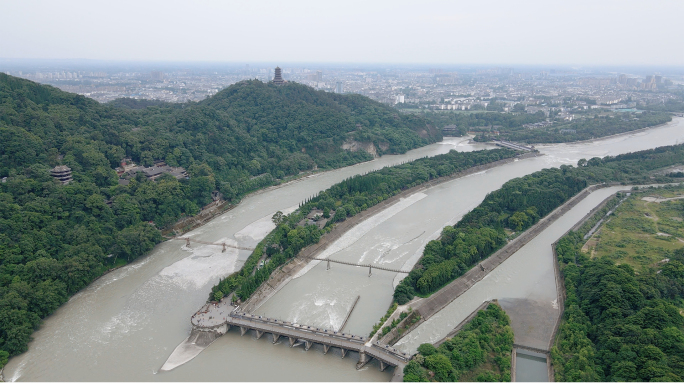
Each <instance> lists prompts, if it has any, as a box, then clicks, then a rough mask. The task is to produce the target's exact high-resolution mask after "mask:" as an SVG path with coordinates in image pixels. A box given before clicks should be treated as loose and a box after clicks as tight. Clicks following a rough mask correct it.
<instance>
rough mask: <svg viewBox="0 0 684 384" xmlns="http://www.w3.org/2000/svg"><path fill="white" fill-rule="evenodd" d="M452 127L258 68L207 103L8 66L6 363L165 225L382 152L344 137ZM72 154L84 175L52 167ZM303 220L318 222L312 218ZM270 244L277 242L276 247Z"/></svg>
mask: <svg viewBox="0 0 684 384" xmlns="http://www.w3.org/2000/svg"><path fill="white" fill-rule="evenodd" d="M440 138H441V135H440V134H439V133H438V132H436V131H435V130H434V129H433V128H431V126H429V125H428V124H427V123H426V121H425V120H423V119H421V118H418V117H415V116H401V115H399V114H398V113H397V112H396V111H394V110H393V109H391V108H390V107H387V106H384V105H383V104H381V103H377V102H374V101H371V100H370V99H367V98H364V97H361V96H358V95H351V96H347V95H337V94H330V93H325V92H318V91H315V90H313V89H311V88H309V87H305V86H303V85H299V84H296V83H288V84H287V85H284V86H280V87H278V86H275V85H273V84H264V83H261V82H259V81H246V82H241V83H238V84H235V85H233V86H231V87H229V88H227V89H225V90H223V91H221V92H219V93H218V94H217V95H215V96H214V97H212V98H209V99H207V100H204V101H202V102H199V103H187V104H180V105H177V104H168V103H155V102H151V103H148V102H141V101H131V100H119V101H116V102H113V103H111V104H110V105H107V104H105V105H102V104H99V103H97V102H95V101H93V100H91V99H88V98H85V97H83V96H79V95H75V94H71V93H67V92H62V91H60V90H58V89H56V88H53V87H49V86H43V85H39V84H36V83H33V82H31V81H27V80H24V79H19V78H16V77H12V76H8V75H5V74H1V73H0V141H1V142H2V145H0V179H1V180H2V182H0V362H2V356H6V355H9V356H12V355H16V354H19V353H21V352H23V351H25V350H26V348H27V343H28V341H29V340H30V336H31V333H32V332H33V331H34V330H35V329H36V328H37V327H38V326H39V324H40V322H41V319H42V318H44V317H46V316H47V315H49V314H50V313H52V312H53V311H54V310H55V309H56V308H57V307H59V306H60V305H61V304H63V303H64V302H65V301H66V300H67V299H68V298H69V297H70V296H71V295H73V294H74V293H75V292H77V291H78V290H80V289H82V288H83V287H85V286H86V285H87V284H89V283H90V282H91V281H93V280H94V279H95V278H97V277H98V276H101V275H102V274H103V273H104V272H106V271H107V270H108V269H110V268H113V267H117V266H120V265H123V264H125V263H127V262H129V261H132V260H134V259H136V258H137V257H139V256H141V255H143V254H144V253H146V252H147V251H149V250H150V249H152V248H153V247H154V245H155V244H157V243H158V242H160V241H161V240H162V236H161V232H160V229H163V228H165V227H168V226H169V225H171V224H173V223H174V222H175V221H177V220H178V219H179V218H181V217H182V216H185V215H192V214H195V213H197V212H198V211H199V210H200V209H201V207H203V206H204V205H206V204H208V203H210V202H211V201H212V192H213V191H215V190H219V191H220V192H221V193H222V194H223V196H224V198H225V199H227V200H229V201H230V200H233V201H236V200H237V199H239V198H240V196H242V195H244V194H245V193H248V192H250V191H253V190H255V189H258V188H262V187H265V186H268V185H273V184H275V183H278V182H280V180H281V179H282V178H284V177H286V176H288V175H297V174H298V173H299V172H301V171H307V170H312V169H313V168H314V167H316V166H317V167H318V168H319V169H323V168H335V167H340V166H344V165H348V164H353V163H357V162H359V161H365V160H369V159H371V158H372V156H371V155H370V154H368V153H366V152H363V151H360V152H350V151H346V150H343V149H342V148H341V146H342V144H343V143H344V142H345V141H349V140H357V141H364V142H368V143H374V145H376V148H377V151H378V153H379V154H382V153H400V152H404V151H406V150H408V149H411V148H415V147H418V146H422V145H425V144H428V143H431V142H434V141H436V140H439V139H440ZM124 158H130V159H132V161H133V162H135V163H137V164H140V165H144V166H150V165H153V163H154V162H155V161H158V160H162V161H165V162H166V163H167V164H168V165H170V166H174V167H175V166H182V167H184V168H185V169H186V170H187V173H188V175H189V178H187V179H186V178H180V179H177V178H175V177H173V176H171V175H169V174H165V175H162V176H160V177H159V178H157V179H156V180H151V179H148V178H147V177H145V175H144V174H141V173H138V174H137V175H136V176H135V177H133V178H131V179H130V182H129V183H128V184H120V183H119V177H118V175H117V173H116V172H115V170H114V169H115V167H117V166H119V164H120V162H121V161H122V160H123V159H124ZM56 165H67V166H68V167H70V168H71V170H72V176H73V181H72V182H70V183H69V184H67V185H62V184H60V183H58V182H55V180H54V179H53V178H52V177H51V176H50V169H51V168H52V167H54V166H56ZM303 231H306V229H304V230H303ZM267 251H268V250H267Z"/></svg>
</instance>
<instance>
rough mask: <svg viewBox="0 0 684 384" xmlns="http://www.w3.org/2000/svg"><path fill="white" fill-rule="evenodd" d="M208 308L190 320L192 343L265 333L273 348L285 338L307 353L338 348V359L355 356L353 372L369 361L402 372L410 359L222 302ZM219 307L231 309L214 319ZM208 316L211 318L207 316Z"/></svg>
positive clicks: (384, 347)
mask: <svg viewBox="0 0 684 384" xmlns="http://www.w3.org/2000/svg"><path fill="white" fill-rule="evenodd" d="M210 306H213V307H210V308H211V309H210V310H207V311H205V312H202V311H200V312H198V313H196V314H195V315H193V317H192V319H191V323H192V329H193V333H194V334H196V336H195V339H197V338H200V337H202V334H203V333H212V334H213V335H214V336H215V337H218V336H221V335H224V334H225V333H227V332H228V331H229V330H230V327H239V328H240V335H241V336H242V335H244V334H245V333H247V332H248V331H250V330H253V331H254V332H255V334H256V338H257V339H260V338H261V337H262V336H263V335H264V334H265V333H270V334H271V335H272V340H273V344H275V343H277V342H278V341H279V340H280V338H281V337H282V338H287V341H288V342H289V344H290V348H294V347H297V346H300V345H303V346H304V350H307V351H308V350H309V349H310V348H311V346H312V345H313V344H314V343H316V344H320V345H322V346H323V353H324V354H325V353H328V351H329V350H330V348H331V347H335V348H339V349H340V350H341V352H342V358H344V357H345V356H346V355H347V352H349V351H354V352H358V354H359V361H358V362H357V363H356V369H361V368H362V367H363V366H365V365H366V364H367V363H368V362H369V361H371V360H372V359H376V360H378V361H379V363H380V370H383V371H384V370H385V369H386V368H387V367H388V366H393V367H396V369H398V370H403V369H404V366H405V365H406V364H407V363H408V361H409V360H410V358H411V355H409V354H406V353H404V352H401V351H399V350H397V349H395V348H393V347H392V346H390V345H381V344H379V343H378V342H376V343H373V344H370V343H368V340H367V339H366V338H364V337H362V336H357V335H352V334H349V333H342V332H336V331H333V330H331V329H321V328H317V327H313V326H308V325H300V324H295V323H290V322H287V321H283V320H277V319H271V318H267V317H263V316H258V315H253V314H249V313H246V312H241V311H240V308H239V307H237V308H235V307H230V306H229V305H227V304H226V303H223V302H222V303H220V304H210ZM219 306H223V307H224V308H234V309H233V310H232V311H230V312H229V313H227V314H226V316H224V317H221V316H220V315H219V316H218V318H217V311H219V309H216V308H218V307H219ZM211 313H214V315H213V316H209V315H210V314H211ZM218 313H222V312H218Z"/></svg>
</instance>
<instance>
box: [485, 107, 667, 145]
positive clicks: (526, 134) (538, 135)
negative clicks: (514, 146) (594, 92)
mask: <svg viewBox="0 0 684 384" xmlns="http://www.w3.org/2000/svg"><path fill="white" fill-rule="evenodd" d="M670 121H672V116H671V115H670V114H669V113H664V112H642V113H633V114H629V113H619V114H617V115H616V116H614V117H610V116H598V115H597V116H595V117H593V118H582V119H575V120H573V121H571V122H568V123H557V124H554V125H553V126H551V127H548V128H541V129H525V130H516V131H505V130H502V131H501V135H500V137H498V138H500V139H504V140H511V141H516V142H524V143H566V142H571V141H580V140H590V139H595V138H599V137H604V136H610V135H616V134H619V133H625V132H629V131H634V130H637V129H641V128H646V127H652V126H654V125H659V124H664V123H668V122H670Z"/></svg>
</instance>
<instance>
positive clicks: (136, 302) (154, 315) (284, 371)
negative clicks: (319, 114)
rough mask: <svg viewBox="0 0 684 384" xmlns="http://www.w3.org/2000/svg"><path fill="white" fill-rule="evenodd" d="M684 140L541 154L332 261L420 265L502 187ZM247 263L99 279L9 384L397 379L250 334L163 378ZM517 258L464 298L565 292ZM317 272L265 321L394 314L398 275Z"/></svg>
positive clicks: (263, 208)
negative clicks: (16, 383)
mask: <svg viewBox="0 0 684 384" xmlns="http://www.w3.org/2000/svg"><path fill="white" fill-rule="evenodd" d="M682 139H684V121H683V120H682V119H678V118H676V119H675V120H674V121H673V122H672V123H670V124H668V125H665V126H662V127H657V128H653V129H650V130H646V131H641V132H638V133H634V134H631V135H624V136H618V137H612V138H607V139H604V140H598V141H595V142H588V143H581V144H560V145H546V146H540V147H539V149H540V150H541V152H542V153H544V154H545V156H542V157H536V158H530V159H525V160H520V161H516V162H513V163H509V164H505V165H502V166H500V167H496V168H493V169H490V170H487V171H484V172H481V173H478V174H474V175H470V176H467V177H464V178H461V179H456V180H453V181H450V182H446V183H443V184H440V185H437V186H435V187H432V188H429V189H426V190H423V191H421V192H418V193H416V194H414V195H412V196H409V197H407V198H405V199H403V200H401V201H400V202H399V203H397V204H395V205H393V206H391V207H389V208H388V209H387V210H385V211H383V212H380V213H378V214H376V215H375V216H373V217H371V218H369V219H368V220H366V221H365V222H363V223H361V224H359V225H358V226H357V227H356V228H354V229H352V230H351V231H349V232H348V233H347V234H346V235H345V236H343V237H342V238H341V239H339V240H338V241H337V242H336V243H335V244H333V245H332V246H331V247H330V248H329V249H328V251H326V252H327V253H328V254H332V255H333V256H332V257H333V258H335V259H339V260H346V261H356V262H366V263H367V262H373V263H378V264H381V265H385V266H390V267H396V268H409V267H410V266H411V265H412V264H413V263H415V261H416V260H417V257H418V256H419V255H420V252H421V250H422V247H423V246H424V245H425V243H427V241H429V240H431V239H434V238H436V237H437V236H438V235H439V232H440V230H441V228H442V227H444V226H445V225H447V224H451V223H455V222H456V221H458V220H459V219H460V218H461V217H462V216H463V214H465V213H466V212H468V211H469V210H471V209H473V208H474V207H475V206H477V205H478V204H479V203H480V202H481V201H482V199H483V198H484V196H485V195H486V194H487V193H488V192H491V191H493V190H496V189H498V188H499V187H500V186H501V185H502V184H503V183H505V182H506V181H508V180H510V179H512V178H515V177H520V176H523V175H526V174H529V173H532V172H535V171H538V170H540V169H543V168H548V167H558V166H560V165H563V164H576V163H577V160H579V159H580V158H587V159H589V158H591V157H594V156H606V155H617V154H620V153H625V152H632V151H637V150H641V149H648V148H655V147H658V146H663V145H670V144H674V143H676V142H677V141H678V140H680V141H681V140H682ZM482 148H488V146H486V145H483V144H474V145H471V144H468V142H467V139H464V138H448V139H446V140H445V141H444V142H442V143H437V144H433V145H430V146H427V147H424V148H420V149H417V150H414V151H410V152H408V153H406V154H404V155H397V156H383V157H382V158H379V159H376V160H374V161H371V162H367V163H364V164H358V165H355V166H352V167H347V168H343V169H339V170H335V171H330V172H326V173H321V174H317V175H314V176H311V177H307V178H304V179H302V180H299V181H296V182H293V183H290V184H288V185H285V186H282V187H280V188H277V189H272V190H268V191H265V192H263V193H259V194H255V195H252V196H250V197H248V198H246V199H244V200H243V202H242V203H241V204H240V205H239V206H238V207H236V208H235V209H233V210H231V211H229V212H228V213H226V214H224V215H222V216H220V217H218V218H216V219H214V220H213V221H211V222H210V223H209V224H207V225H205V226H203V227H201V228H198V229H197V230H195V231H193V232H191V233H190V236H191V237H193V238H197V239H199V240H203V241H207V242H222V241H226V242H230V243H233V244H239V245H241V246H253V245H255V244H256V243H257V242H258V241H259V240H260V239H261V238H263V236H265V235H266V234H267V233H268V231H270V229H271V228H272V224H271V222H270V216H271V215H272V214H273V213H274V212H275V211H277V210H282V211H286V210H288V209H294V207H296V206H297V205H298V204H299V202H301V201H302V200H303V199H304V198H306V197H308V196H311V195H313V194H315V193H316V192H318V191H320V190H323V189H325V188H328V187H329V186H330V185H332V184H334V183H336V182H339V181H341V180H343V179H345V178H347V177H349V176H351V175H354V174H358V173H365V172H368V171H371V170H374V169H378V168H381V167H383V166H387V165H393V164H397V163H400V162H404V161H409V160H413V159H416V158H420V157H424V156H434V155H436V154H439V153H444V152H447V151H448V150H450V149H456V150H459V151H470V150H476V149H482ZM592 196H594V194H592ZM590 197H591V196H590ZM599 201H600V200H599ZM580 205H581V204H580ZM578 206H579V205H578ZM589 209H590V208H589ZM571 212H572V211H571ZM581 217H582V215H580V216H579V218H581ZM564 218H565V217H564ZM564 218H562V219H560V220H559V222H560V221H561V220H563V219H564ZM568 220H572V218H569V219H568ZM561 233H562V232H561ZM540 237H541V235H540ZM538 238H539V237H538ZM554 240H555V239H553V240H550V241H551V242H552V241H554ZM547 245H550V242H549V243H547ZM523 249H525V248H523ZM523 249H521V250H520V251H519V252H518V253H520V252H521V251H522V250H523ZM549 251H550V248H549ZM248 255H249V252H247V251H238V250H236V249H229V250H228V251H226V252H225V253H222V252H221V248H220V247H216V246H209V245H207V246H202V245H191V247H190V248H186V247H185V245H184V243H183V242H176V241H167V242H165V243H162V244H160V245H158V246H157V247H156V248H155V249H154V250H153V251H152V252H151V253H150V254H149V255H147V256H145V257H142V258H141V259H140V260H138V261H136V262H134V263H133V264H131V265H129V266H127V267H124V268H121V269H119V270H117V271H114V272H112V273H110V274H108V275H106V276H104V277H102V278H100V279H99V280H97V281H96V282H94V283H93V284H91V285H90V286H89V287H88V288H86V289H84V290H83V291H81V292H79V293H78V294H76V295H75V296H74V297H73V298H72V299H71V300H70V301H69V302H68V303H66V304H65V305H63V306H62V307H61V308H60V309H58V310H57V312H56V313H55V314H53V315H52V316H50V317H49V318H48V319H46V320H45V322H44V324H43V326H42V327H41V329H40V330H39V331H37V332H36V333H35V334H34V339H35V340H34V341H33V342H32V343H31V344H30V345H29V351H28V352H27V353H25V354H23V355H21V356H18V357H15V358H13V359H12V360H11V361H10V362H9V363H8V365H7V366H6V367H5V371H4V377H5V380H21V381H387V380H388V379H389V377H390V375H391V372H390V371H388V372H380V371H379V370H378V369H377V367H376V366H375V365H374V364H369V365H367V366H366V367H365V368H363V369H362V370H360V371H356V370H355V369H354V363H355V362H356V358H357V356H355V354H353V353H352V354H350V355H348V356H347V358H345V359H341V358H340V355H339V351H336V350H335V349H333V350H331V352H329V353H328V354H327V355H323V354H322V353H320V352H319V351H316V350H315V349H316V347H314V348H312V350H309V351H308V352H305V351H304V350H303V349H302V348H295V349H290V348H289V347H288V345H287V343H286V342H283V341H281V342H280V343H279V344H276V345H272V344H271V341H270V338H266V337H264V338H262V339H260V340H258V341H257V340H254V338H253V336H247V335H245V336H243V337H240V334H239V332H236V331H231V332H229V333H228V334H227V335H225V336H223V337H221V338H219V339H218V340H217V341H216V342H214V343H213V344H212V345H211V346H209V347H208V348H207V349H206V350H205V351H204V352H202V353H201V354H200V355H199V356H198V357H196V358H195V359H193V360H192V361H190V362H188V363H187V364H185V365H183V366H180V367H178V368H176V369H174V370H172V371H169V372H161V373H158V370H159V367H161V365H162V364H163V363H164V361H165V360H166V358H167V357H168V356H169V354H170V353H171V352H172V351H173V349H174V348H175V347H176V346H177V345H178V344H179V343H180V342H181V341H183V340H184V339H185V338H186V337H187V336H188V334H189V332H190V321H189V318H190V316H191V315H192V314H193V313H194V312H195V311H196V310H197V309H198V308H199V307H200V306H201V305H202V304H203V303H204V302H205V300H206V299H207V296H208V294H209V292H210V290H211V286H212V285H213V284H215V283H216V282H217V280H218V279H219V278H220V277H221V276H225V275H227V274H229V273H231V272H232V271H234V270H236V269H237V268H239V267H240V266H241V265H242V262H243V261H244V260H245V259H246V258H247V256H248ZM513 260H517V255H515V256H512V257H511V258H510V259H509V260H507V261H506V262H504V263H503V264H502V265H500V266H499V268H497V269H496V270H495V271H494V272H495V273H500V274H501V276H500V277H496V278H498V279H503V280H500V281H509V282H512V283H511V284H509V285H510V287H509V288H508V289H506V290H492V289H489V288H482V289H480V288H477V289H475V288H476V287H478V286H477V285H476V286H475V287H473V288H472V289H471V290H469V291H468V292H467V293H466V294H464V295H463V296H462V297H465V296H467V295H469V294H471V292H472V294H473V295H479V296H477V298H475V299H472V300H471V301H473V302H476V301H477V300H480V296H481V297H483V298H486V299H494V298H496V299H501V300H505V299H518V298H530V297H536V296H533V294H536V293H539V292H542V293H543V292H546V293H548V292H555V288H554V287H555V282H554V281H553V274H552V273H550V274H549V275H548V276H546V272H544V271H542V270H541V269H543V268H546V267H543V266H541V265H537V264H538V260H536V259H534V258H532V259H530V260H527V259H521V260H519V261H518V262H514V261H513ZM549 262H550V261H549ZM504 266H506V267H504ZM310 267H311V268H307V270H305V271H303V272H302V273H301V276H300V277H298V278H296V279H293V280H292V281H291V282H290V283H289V284H288V285H286V286H285V287H284V289H283V290H281V291H280V292H278V293H277V294H276V295H274V296H273V297H272V298H270V299H269V300H268V301H267V302H266V303H264V304H263V305H262V306H261V307H259V308H258V309H257V310H256V312H257V313H259V314H267V315H268V316H270V317H276V318H282V319H287V320H290V321H297V322H299V323H304V324H311V325H317V326H323V327H333V328H336V327H339V325H340V324H341V322H342V320H343V318H344V316H345V315H346V313H347V310H348V309H349V306H350V305H351V304H352V302H353V301H354V299H355V298H356V297H357V296H361V299H360V300H359V302H358V304H357V305H356V308H355V309H354V312H353V313H352V316H351V317H350V319H349V321H348V323H347V325H346V327H345V331H349V332H352V333H356V334H360V335H364V336H365V335H367V334H368V332H369V331H370V329H371V327H372V325H373V323H374V322H376V321H377V320H378V319H379V318H380V317H381V316H382V315H383V314H384V312H385V311H386V309H387V307H388V305H389V303H390V300H391V293H392V290H393V284H395V283H396V279H395V278H396V273H390V272H383V271H373V275H372V276H370V277H369V276H368V270H367V269H362V268H356V267H347V266H342V265H339V264H333V266H332V268H331V269H330V270H326V266H325V263H321V264H318V265H315V264H312V265H311V266H310ZM537 269H539V270H540V271H539V272H538V271H537ZM499 271H501V272H499ZM532 272H534V273H536V274H539V276H540V277H539V279H537V280H534V281H532V280H530V279H528V278H527V274H528V273H532ZM535 276H536V275H535ZM490 280H491V281H494V280H495V277H494V276H488V277H487V278H485V279H484V280H482V281H481V282H480V283H478V284H481V283H488V282H489V281H490ZM518 281H522V282H523V283H517V282H518ZM495 285H496V284H495ZM483 287H484V285H483ZM476 291H477V292H476ZM530 295H532V296H530ZM542 296H543V294H542ZM460 299H461V298H459V300H460ZM542 299H543V300H547V299H548V298H545V297H542ZM459 300H456V301H454V302H453V303H452V304H451V305H449V306H448V307H447V308H445V310H444V311H443V312H442V313H440V314H437V315H435V316H434V317H433V318H432V319H430V321H428V322H426V323H424V324H423V325H421V327H420V328H419V329H418V331H419V332H417V333H416V334H415V336H413V338H412V339H410V340H406V341H402V348H405V349H412V348H415V346H416V345H417V344H419V343H421V342H426V341H431V340H432V339H434V338H435V337H437V339H438V338H439V335H440V334H441V335H443V334H446V333H447V332H448V331H449V330H450V329H449V327H450V326H451V327H453V325H455V324H457V323H458V320H457V319H458V318H459V316H462V317H465V316H467V315H468V314H469V313H470V312H471V311H472V309H469V308H470V307H469V305H470V304H469V303H470V301H468V302H467V303H465V304H463V305H462V307H461V305H460V304H457V303H459ZM547 301H548V300H547ZM481 302H482V301H480V303H481ZM477 305H479V303H478V304H477ZM477 305H475V307H477ZM439 319H442V320H439ZM454 322H455V323H454ZM429 324H432V325H431V326H429ZM451 324H453V325H451ZM444 330H446V331H444Z"/></svg>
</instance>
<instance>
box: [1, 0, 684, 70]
mask: <svg viewBox="0 0 684 384" xmlns="http://www.w3.org/2000/svg"><path fill="white" fill-rule="evenodd" d="M2 9H3V14H4V15H5V17H4V18H3V19H4V20H3V23H2V24H0V34H2V36H3V39H0V58H3V59H76V58H80V59H92V60H115V61H171V62H274V63H281V64H280V65H281V66H282V65H283V64H285V65H286V64H287V63H291V62H319V63H334V62H337V63H339V62H343V63H354V62H359V63H371V64H372V63H378V64H379V63H405V64H420V63H434V64H443V65H450V64H464V65H467V64H502V65H596V66H613V65H625V66H651V65H655V66H682V65H684V51H682V50H681V49H678V48H677V47H678V46H679V44H681V39H682V37H681V36H682V34H681V31H680V28H681V25H680V20H679V18H680V17H681V15H682V14H684V2H681V1H664V0H660V1H650V2H648V3H646V2H643V1H607V0H606V1H573V2H550V1H538V0H528V1H514V2H513V1H494V0H491V1H478V2H472V1H468V2H466V1H421V2H417V1H374V2H363V1H344V2H341V1H336V2H316V1H302V0H300V1H288V2H275V1H263V0H262V1H249V2H244V1H220V2H219V1H193V2H181V1H178V0H169V1H156V0H155V1H130V0H123V1H117V2H109V1H108V2H105V1H85V0H63V1H45V0H27V1H14V0H11V1H4V2H3V3H2Z"/></svg>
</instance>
